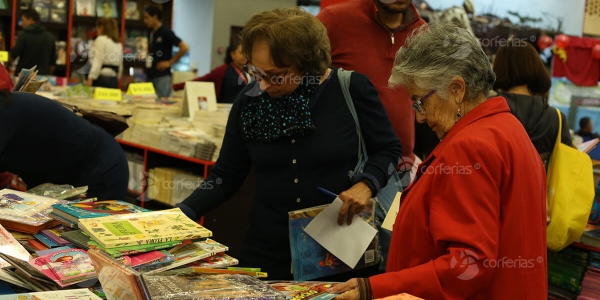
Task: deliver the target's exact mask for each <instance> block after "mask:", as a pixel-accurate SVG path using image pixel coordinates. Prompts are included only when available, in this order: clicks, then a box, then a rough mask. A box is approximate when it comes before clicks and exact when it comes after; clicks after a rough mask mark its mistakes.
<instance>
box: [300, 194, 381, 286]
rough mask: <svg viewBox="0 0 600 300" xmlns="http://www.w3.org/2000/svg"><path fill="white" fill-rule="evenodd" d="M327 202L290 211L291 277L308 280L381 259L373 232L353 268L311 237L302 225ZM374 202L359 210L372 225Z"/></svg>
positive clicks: (373, 222)
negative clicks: (360, 257)
mask: <svg viewBox="0 0 600 300" xmlns="http://www.w3.org/2000/svg"><path fill="white" fill-rule="evenodd" d="M327 206H328V205H322V206H317V207H311V208H307V209H303V210H298V211H293V212H290V213H289V220H290V227H289V228H290V247H291V250H292V265H293V273H294V280H296V281H310V280H313V279H316V278H321V277H326V276H331V275H335V274H340V273H345V272H349V271H352V270H356V269H361V268H366V267H369V266H373V265H375V264H378V263H379V262H380V260H381V255H380V250H379V240H378V237H377V236H375V238H374V239H373V241H372V242H371V244H370V245H369V247H368V248H367V250H366V251H365V254H364V256H363V258H362V259H361V260H360V261H359V262H358V264H357V265H356V267H355V268H354V269H353V268H351V267H349V266H348V265H346V264H344V263H343V262H342V261H341V260H339V259H338V258H337V257H335V256H334V255H333V254H331V253H330V252H329V251H327V250H326V249H325V248H324V247H323V246H321V245H320V244H319V243H318V242H317V241H315V240H314V239H313V238H312V237H310V236H309V235H308V234H307V233H306V232H305V231H304V228H305V227H306V226H307V225H308V224H309V223H310V222H311V221H312V220H313V219H314V217H316V216H317V215H318V214H319V213H320V212H321V211H323V210H324V209H325V208H326V207H327ZM375 207H376V206H375V204H373V206H372V207H371V208H368V209H365V210H364V211H363V212H361V213H360V214H359V216H360V217H362V218H363V219H364V220H365V221H367V223H369V224H371V226H373V227H375V221H374V216H375Z"/></svg>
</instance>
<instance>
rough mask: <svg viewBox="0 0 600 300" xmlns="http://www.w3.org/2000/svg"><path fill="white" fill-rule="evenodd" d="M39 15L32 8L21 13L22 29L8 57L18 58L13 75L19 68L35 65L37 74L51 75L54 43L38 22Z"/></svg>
mask: <svg viewBox="0 0 600 300" xmlns="http://www.w3.org/2000/svg"><path fill="white" fill-rule="evenodd" d="M39 22H40V15H39V14H38V12H37V11H35V10H33V9H28V10H26V11H24V12H22V13H21V27H23V30H22V31H21V32H20V33H19V35H18V36H17V43H16V44H15V46H14V47H13V48H12V49H11V50H10V58H11V60H12V59H16V58H17V57H18V58H19V63H18V64H17V68H16V69H15V75H17V74H19V73H20V72H21V69H30V68H32V67H33V66H37V68H36V69H37V70H38V74H39V75H52V74H53V73H54V67H55V66H56V45H55V42H54V41H55V40H54V37H53V36H52V34H50V32H48V31H47V30H46V28H45V27H44V26H43V25H42V24H40V23H39Z"/></svg>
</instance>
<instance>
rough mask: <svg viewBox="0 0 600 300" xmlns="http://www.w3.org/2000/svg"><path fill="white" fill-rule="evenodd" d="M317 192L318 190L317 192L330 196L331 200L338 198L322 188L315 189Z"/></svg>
mask: <svg viewBox="0 0 600 300" xmlns="http://www.w3.org/2000/svg"><path fill="white" fill-rule="evenodd" d="M317 190H319V192H322V193H324V194H326V195H327V196H331V197H333V198H337V197H338V195H336V194H334V193H332V192H330V191H328V190H326V189H324V188H322V187H320V186H319V187H317Z"/></svg>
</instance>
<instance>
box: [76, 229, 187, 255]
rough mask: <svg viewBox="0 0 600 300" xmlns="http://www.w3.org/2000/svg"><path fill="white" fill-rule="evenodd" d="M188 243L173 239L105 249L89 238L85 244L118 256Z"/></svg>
mask: <svg viewBox="0 0 600 300" xmlns="http://www.w3.org/2000/svg"><path fill="white" fill-rule="evenodd" d="M82 234H83V235H85V234H84V233H82ZM88 239H89V237H88ZM190 243H191V241H190V240H186V241H173V242H164V243H157V244H145V245H138V246H125V247H117V248H110V249H105V248H104V247H102V246H100V245H99V244H98V243H96V242H95V241H94V240H91V239H89V240H88V242H87V245H88V246H89V247H92V248H97V249H100V250H102V251H104V252H106V253H107V254H109V255H110V256H112V257H114V258H118V257H121V256H123V255H133V254H138V253H145V252H149V251H154V250H162V249H169V248H173V247H175V246H178V245H187V244H190ZM89 247H88V248H89Z"/></svg>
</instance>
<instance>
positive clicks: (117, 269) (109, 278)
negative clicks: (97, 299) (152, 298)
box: [88, 249, 149, 300]
mask: <svg viewBox="0 0 600 300" xmlns="http://www.w3.org/2000/svg"><path fill="white" fill-rule="evenodd" d="M88 255H89V256H90V259H91V260H92V262H93V263H94V268H95V269H96V274H97V275H98V280H99V281H100V283H101V284H102V289H103V292H104V294H105V295H106V298H107V299H119V300H144V299H145V298H144V292H143V291H142V287H141V284H140V279H141V274H140V273H139V272H136V271H134V270H131V269H130V268H128V267H126V266H124V265H122V264H120V263H118V262H117V261H115V260H113V259H111V258H110V257H109V256H107V255H105V254H103V253H102V252H101V251H100V250H97V249H90V250H89V251H88ZM148 299H149V297H148Z"/></svg>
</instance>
